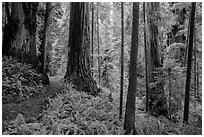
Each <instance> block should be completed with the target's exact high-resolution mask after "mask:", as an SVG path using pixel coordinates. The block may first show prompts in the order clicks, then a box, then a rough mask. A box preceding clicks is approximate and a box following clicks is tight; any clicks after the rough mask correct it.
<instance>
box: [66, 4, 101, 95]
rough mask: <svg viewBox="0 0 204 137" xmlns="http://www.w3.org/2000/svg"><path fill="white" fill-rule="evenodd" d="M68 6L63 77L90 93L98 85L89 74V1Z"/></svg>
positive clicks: (93, 92)
mask: <svg viewBox="0 0 204 137" xmlns="http://www.w3.org/2000/svg"><path fill="white" fill-rule="evenodd" d="M70 5H71V7H70V9H71V10H70V33H69V44H68V48H69V52H68V64H67V72H66V75H65V79H66V80H68V81H72V83H73V84H74V85H76V88H77V89H78V90H79V91H85V92H87V93H90V94H92V95H96V94H97V93H98V87H97V84H96V82H95V81H94V79H93V77H92V75H91V64H90V30H89V3H87V2H86V3H84V2H72V3H71V4H70Z"/></svg>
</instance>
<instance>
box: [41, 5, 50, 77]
mask: <svg viewBox="0 0 204 137" xmlns="http://www.w3.org/2000/svg"><path fill="white" fill-rule="evenodd" d="M50 6H51V3H50V2H46V11H45V19H44V29H43V39H42V60H41V72H42V74H45V73H46V69H47V68H46V66H47V65H46V62H47V29H48V20H49V16H50Z"/></svg>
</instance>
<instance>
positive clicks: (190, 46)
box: [183, 2, 196, 123]
mask: <svg viewBox="0 0 204 137" xmlns="http://www.w3.org/2000/svg"><path fill="white" fill-rule="evenodd" d="M195 8H196V2H192V4H191V13H190V20H189V21H190V31H189V41H188V60H187V72H186V88H185V102H184V113H183V122H184V123H188V115H189V99H190V87H191V62H192V50H193V34H194V28H195V27H194V26H195V22H194V21H195Z"/></svg>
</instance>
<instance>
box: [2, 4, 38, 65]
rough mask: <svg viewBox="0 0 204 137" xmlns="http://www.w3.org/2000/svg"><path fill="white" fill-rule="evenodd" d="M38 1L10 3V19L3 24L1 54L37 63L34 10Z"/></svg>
mask: <svg viewBox="0 0 204 137" xmlns="http://www.w3.org/2000/svg"><path fill="white" fill-rule="evenodd" d="M37 7H38V3H34V2H29V3H27V2H22V3H21V2H15V3H14V2H13V3H11V19H10V21H9V22H8V24H7V25H6V26H5V33H4V36H3V47H2V49H3V50H2V52H3V55H6V56H13V57H17V58H18V59H19V61H21V62H26V63H30V64H32V65H33V66H36V65H37V50H36V12H37Z"/></svg>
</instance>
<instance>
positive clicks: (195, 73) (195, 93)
mask: <svg viewBox="0 0 204 137" xmlns="http://www.w3.org/2000/svg"><path fill="white" fill-rule="evenodd" d="M195 38H196V33H195V31H194V39H193V40H194V107H195V108H196V95H197V85H196V84H197V82H196V81H197V77H196V76H197V70H196V69H197V66H196V65H197V61H196V58H197V57H196V52H197V48H196V41H195Z"/></svg>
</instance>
